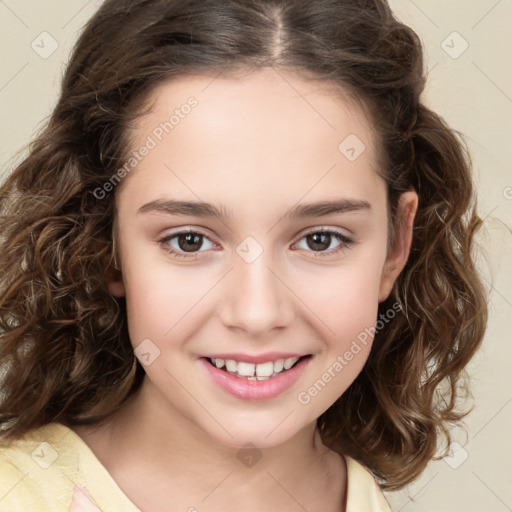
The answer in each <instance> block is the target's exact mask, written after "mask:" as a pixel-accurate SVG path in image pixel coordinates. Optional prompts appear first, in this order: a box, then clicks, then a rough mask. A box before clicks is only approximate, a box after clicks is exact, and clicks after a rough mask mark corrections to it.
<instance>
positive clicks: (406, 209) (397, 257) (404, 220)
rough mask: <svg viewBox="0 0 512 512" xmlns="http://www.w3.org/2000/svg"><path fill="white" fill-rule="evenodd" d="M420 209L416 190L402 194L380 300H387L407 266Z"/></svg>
mask: <svg viewBox="0 0 512 512" xmlns="http://www.w3.org/2000/svg"><path fill="white" fill-rule="evenodd" d="M417 209H418V194H416V192H415V191H414V190H409V191H407V192H404V193H403V194H402V195H401V196H400V200H399V203H398V208H397V219H396V227H395V240H394V241H393V246H392V247H390V248H389V251H388V255H387V256H386V262H385V263H384V267H383V269H382V274H381V280H380V288H379V302H382V301H383V300H386V299H387V298H388V297H389V294H390V293H391V290H392V289H393V285H394V284H395V281H396V279H397V278H398V276H399V275H400V272H401V271H402V270H403V268H404V267H405V264H406V263H407V259H408V258H409V252H410V250H411V243H412V232H413V225H414V217H415V215H416V211H417Z"/></svg>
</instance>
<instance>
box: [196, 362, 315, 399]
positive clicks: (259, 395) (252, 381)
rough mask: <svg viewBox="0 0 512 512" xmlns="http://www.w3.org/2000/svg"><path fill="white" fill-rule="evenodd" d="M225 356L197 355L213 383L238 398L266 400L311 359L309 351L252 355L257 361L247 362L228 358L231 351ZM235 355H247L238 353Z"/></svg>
mask: <svg viewBox="0 0 512 512" xmlns="http://www.w3.org/2000/svg"><path fill="white" fill-rule="evenodd" d="M227 356H228V354H226V355H225V357H222V358H220V357H213V356H207V357H201V358H199V362H200V363H201V367H202V368H203V369H204V370H205V371H206V374H207V375H208V376H209V378H210V379H211V381H212V382H213V383H214V384H215V385H216V386H218V387H219V388H220V389H221V390H223V391H224V392H226V393H228V394H230V395H232V396H234V397H236V398H238V399H242V400H267V399H271V398H275V397H277V396H279V395H280V394H281V393H283V392H285V391H287V390H288V389H290V388H291V387H292V386H293V385H294V384H295V382H296V381H297V380H298V379H299V377H300V376H301V375H302V374H303V373H304V371H305V370H306V368H307V367H308V365H309V364H310V362H311V360H312V359H313V356H312V355H311V354H308V355H305V356H293V357H286V358H285V357H280V358H279V359H275V360H271V358H270V357H269V355H267V356H262V357H257V358H253V359H259V361H258V362H248V361H243V360H239V361H237V360H235V359H231V357H234V356H235V354H233V355H231V354H230V357H227ZM290 356H291V355H290ZM237 357H239V358H240V359H242V357H244V358H245V359H249V357H245V356H241V355H240V356H237ZM274 357H278V356H277V355H276V356H274ZM272 359H274V358H273V357H272Z"/></svg>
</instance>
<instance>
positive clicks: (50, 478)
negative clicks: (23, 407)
mask: <svg viewBox="0 0 512 512" xmlns="http://www.w3.org/2000/svg"><path fill="white" fill-rule="evenodd" d="M68 434H69V429H68V428H67V427H65V426H64V425H61V424H60V423H50V424H48V425H45V426H43V427H39V428H34V429H32V430H30V431H29V432H27V433H26V434H25V435H24V436H22V437H20V438H18V439H16V440H14V441H11V442H10V444H9V445H7V446H5V445H1V446H0V511H1V512H15V511H16V512H19V511H21V510H37V511H40V512H46V511H48V512H49V511H55V512H60V511H66V512H68V510H69V505H70V503H71V501H72V499H73V493H74V482H75V481H76V476H77V475H76V468H77V462H78V459H77V457H78V453H77V452H76V451H75V450H73V441H74V440H73V438H72V437H71V438H70V437H69V435H68ZM69 441H71V442H69Z"/></svg>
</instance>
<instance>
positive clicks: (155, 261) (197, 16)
mask: <svg viewBox="0 0 512 512" xmlns="http://www.w3.org/2000/svg"><path fill="white" fill-rule="evenodd" d="M424 85H425V76H424V73H423V60H422V51H421V44H420V41H419V39H418V37H417V35H416V34H415V33H414V32H413V31H412V30H411V29H410V28H408V27H407V26H404V25H403V24H402V23H400V22H399V21H398V20H397V19H396V18H395V17H394V16H393V14H392V12H391V11H390V8H389V6H388V5H387V4H386V2H385V1H384V0H318V1H315V2H309V1H305V0H268V1H267V0H265V1H261V0H260V1H257V2H256V1H252V0H250V1H242V0H229V1H226V0H223V1H220V0H206V1H203V2H195V1H192V0H172V1H168V0H107V1H106V2H105V3H104V4H103V5H102V7H101V8H100V9H99V11H98V12H97V13H96V15H95V16H94V17H93V18H92V19H91V20H90V21H89V23H88V24H87V26H86V27H85V30H84V32H83V34H82V35H81V37H80V39H79V41H78V43H77V45H76V47H75V49H74V51H73V54H72V57H71V60H70V62H69V65H68V68H67V71H66V74H65V77H64V80H63V84H62V93H61V97H60V99H59V101H58V104H57V106H56V107H55V110H54V112H53V114H52V116H51V119H50V120H49V123H48V125H47V127H46V129H45V130H44V132H43V133H41V134H40V136H39V137H38V138H37V140H35V141H34V143H33V144H32V146H31V148H30V153H29V155H28V157H27V158H26V159H25V160H24V161H23V162H22V163H21V164H20V165H19V166H18V167H17V168H16V169H15V170H14V172H12V173H11V174H10V175H9V176H8V177H7V178H6V180H5V182H4V184H3V186H2V188H1V198H2V202H1V209H2V224H1V237H2V248H1V261H2V266H3V268H4V272H3V275H2V278H1V281H0V282H1V317H0V318H1V328H2V332H1V335H0V336H1V338H0V361H1V363H0V364H1V365H2V381H1V395H0V396H1V399H0V400H1V402H0V424H1V425H2V428H1V431H0V432H1V434H0V436H1V439H2V448H1V451H0V475H1V478H0V510H2V511H5V512H12V511H21V510H38V511H50V510H51V511H69V510H73V511H78V510H102V511H123V512H126V511H137V510H143V511H145V512H153V511H160V510H183V511H189V512H191V511H201V512H203V511H209V512H217V511H220V510H223V511H225V510H241V511H252V510H267V511H270V512H272V511H277V510H287V511H301V510H302V511H304V510H307V511H311V512H313V511H318V510H322V511H328V512H334V511H337V512H339V511H349V512H368V511H372V512H373V511H389V510H390V508H389V505H388V504H387V502H386V500H385V498H384V496H383V494H382V491H383V490H394V489H399V488H401V487H403V486H405V485H406V484H408V483H410V482H412V481H413V480H415V479H416V478H417V477H418V476H419V475H420V474H421V472H422V471H423V469H424V468H425V466H426V465H427V463H428V462H429V461H430V460H431V459H432V458H433V457H434V455H435V453H436V451H437V448H438V442H439V440H440V437H441V436H443V435H444V436H445V437H446V439H447V440H448V441H449V440H450V434H449V431H448V430H447V428H448V424H449V423H456V422H458V421H460V420H461V419H462V417H463V416H464V414H466V413H464V412H462V411H459V410H458V409H457V407H458V398H459V396H460V394H461V383H462V382H464V376H465V373H464V368H465V366H466V365H467V363H468V361H469V360H470V359H471V357H472V356H473V355H474V353H475V351H476V350H477V349H478V347H479V345H480V343H481V340H482V337H483V334H484V330H485V325H486V319H487V310H486V300H485V294H484V288H483V286H482V283H481V281H480V279H479V276H478V274H477V272H476V269H475V266H474V260H473V257H472V250H473V235H474V233H475V230H476V229H477V228H478V226H479V224H480V223H481V220H480V219H479V217H478V216H477V214H476V210H475V198H474V195H473V187H472V178H471V173H470V158H469V153H468V151H467V149H466V147H465V145H463V142H462V141H461V139H459V138H458V137H457V136H456V134H455V132H454V131H453V130H451V129H450V128H449V127H448V126H446V124H445V123H444V121H443V120H442V118H441V117H440V116H439V115H437V114H435V113H434V112H432V111H430V110H429V109H427V108H426V107H425V106H424V105H423V104H422V103H421V101H420V95H421V92H422V90H423V88H424ZM462 387H463V386H462ZM445 453H446V452H445Z"/></svg>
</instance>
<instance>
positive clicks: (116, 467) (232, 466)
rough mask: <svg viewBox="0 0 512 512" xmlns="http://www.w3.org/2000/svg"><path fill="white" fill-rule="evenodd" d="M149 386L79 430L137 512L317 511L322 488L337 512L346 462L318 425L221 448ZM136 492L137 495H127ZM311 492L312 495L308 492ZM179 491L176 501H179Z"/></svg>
mask: <svg viewBox="0 0 512 512" xmlns="http://www.w3.org/2000/svg"><path fill="white" fill-rule="evenodd" d="M151 387H152V384H151V383H150V381H149V380H148V379H147V378H145V379H144V381H143V384H142V386H141V388H140V389H139V390H138V391H137V392H136V393H135V394H134V395H133V396H132V397H130V399H129V400H128V401H127V402H126V404H124V406H123V407H122V408H121V409H120V410H119V411H117V412H116V413H115V414H114V415H112V417H111V418H109V420H108V422H105V423H104V424H102V426H101V427H99V428H98V429H96V430H95V432H96V433H92V434H90V436H89V437H88V438H86V437H85V435H83V434H84V431H83V430H82V431H78V430H77V433H79V435H82V437H83V438H84V440H85V441H86V442H88V444H89V445H90V446H91V449H92V450H93V451H94V452H95V453H96V455H97V456H98V459H99V460H100V462H102V464H103V465H104V466H105V467H106V468H107V470H108V471H109V473H110V474H111V475H112V476H113V478H114V479H115V480H116V482H117V483H118V485H119V487H120V488H121V489H122V490H123V492H125V494H126V495H127V496H128V497H129V498H130V499H131V500H132V501H133V502H134V503H135V505H137V506H138V507H139V508H141V509H144V510H152V508H153V507H154V508H155V509H157V508H158V507H157V506H156V503H157V502H158V503H162V502H165V500H166V499H167V502H169V501H168V500H169V498H170V496H169V495H172V502H173V503H174V504H175V505H176V507H174V508H175V509H176V510H179V509H180V506H178V503H179V504H180V505H181V506H182V507H183V508H182V509H183V510H189V509H190V510H194V507H196V508H197V510H201V509H205V510H209V511H210V510H211V511H212V512H213V511H217V510H225V505H226V503H229V504H230V508H232V509H236V510H240V511H245V510H256V509H260V508H264V509H265V510H269V511H271V510H282V509H283V507H284V509H286V510H292V508H291V504H292V503H294V506H296V507H299V508H298V510H299V509H300V506H302V507H304V508H305V509H306V510H314V509H315V507H317V506H318V499H319V496H322V494H320V493H319V489H324V490H325V492H330V494H331V495H333V491H332V489H337V492H334V495H333V496H332V497H331V498H332V501H333V502H336V503H337V505H336V506H333V510H336V511H337V512H339V510H342V508H341V503H343V500H344V496H345V488H344V487H345V486H344V485H343V483H344V481H345V473H344V463H343V461H342V459H341V457H340V456H339V455H337V454H335V453H334V452H332V451H331V450H329V449H328V448H327V447H326V446H325V445H324V444H323V443H322V441H321V437H320V434H319V432H318V429H317V428H316V424H314V423H313V424H311V425H308V426H307V427H305V428H304V429H302V430H300V431H299V432H297V434H296V435H294V436H293V437H292V438H290V439H288V440H287V441H286V442H284V443H282V444H279V445H277V446H271V447H266V448H257V447H250V446H248V447H245V448H240V447H239V446H237V447H234V446H225V445H223V444H221V443H219V442H218V441H217V440H216V439H214V438H212V437H211V436H209V435H208V434H207V433H205V432H204V431H203V430H201V429H200V428H199V427H198V426H197V425H196V424H195V423H194V422H193V421H191V420H190V419H188V418H187V417H185V416H184V415H182V414H180V413H179V411H176V410H173V409H172V408H170V406H169V404H168V402H165V403H163V402H162V401H159V400H158V398H155V396H156V397H158V393H155V389H154V388H153V389H150V388H151ZM212 421H213V420H212ZM95 448H96V450H95ZM198 475H200V478H198V477H197V476H198ZM142 482H144V484H143V483H142ZM313 484H314V486H313ZM137 485H139V487H140V488H141V489H142V490H141V491H140V492H137V491H131V490H133V489H136V488H137ZM313 488H315V489H316V491H315V492H314V493H313V492H308V490H309V489H313ZM328 489H331V490H330V491H328ZM177 490H179V492H180V494H181V496H176V492H177ZM180 500H182V501H183V503H181V501H180ZM150 503H153V504H154V505H150ZM323 503H325V502H323ZM298 504H300V506H299V505H298ZM143 505H144V506H143ZM204 505H207V507H205V506H204ZM308 505H310V507H309V506H308ZM323 510H324V511H325V510H327V511H328V510H329V508H326V507H324V508H323Z"/></svg>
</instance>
